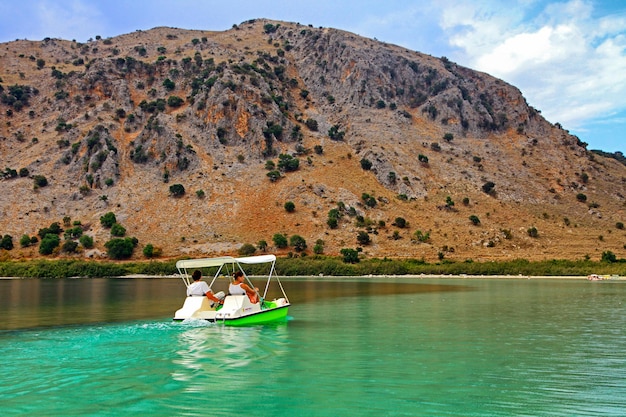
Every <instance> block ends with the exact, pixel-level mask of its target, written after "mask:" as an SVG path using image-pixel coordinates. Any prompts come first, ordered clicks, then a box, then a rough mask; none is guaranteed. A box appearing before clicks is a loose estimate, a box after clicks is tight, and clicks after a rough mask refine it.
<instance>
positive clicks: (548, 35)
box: [441, 0, 626, 128]
mask: <svg viewBox="0 0 626 417" xmlns="http://www.w3.org/2000/svg"><path fill="white" fill-rule="evenodd" d="M507 4H508V6H509V7H508V9H507V10H503V9H491V7H492V6H494V5H493V4H490V5H488V7H486V6H484V5H481V6H475V5H474V4H473V3H467V4H461V5H457V6H454V5H452V6H448V7H447V10H446V11H444V12H443V13H442V20H441V26H442V28H444V30H446V32H447V33H448V34H449V39H450V43H451V45H452V46H454V47H456V48H459V54H460V56H459V57H457V56H454V57H453V58H454V59H455V60H457V61H459V62H461V63H463V64H464V65H467V66H470V67H472V68H476V69H478V70H481V71H485V72H487V73H490V74H492V75H494V76H496V77H499V78H502V79H504V80H506V81H507V82H509V83H511V84H513V85H515V86H517V87H519V88H520V89H521V90H522V92H523V93H524V95H525V96H526V98H527V99H528V101H529V103H530V104H531V105H533V106H534V107H537V108H539V109H540V110H542V113H543V115H544V116H545V117H546V118H547V119H548V120H550V121H552V122H557V121H558V122H561V123H562V124H563V125H564V126H566V127H569V128H576V127H579V126H582V125H583V124H584V123H585V122H586V121H589V120H592V119H594V118H601V117H606V116H607V115H610V114H613V113H618V112H620V111H623V110H625V109H626V100H624V96H626V20H625V19H624V18H623V17H621V16H619V15H616V16H606V17H600V18H595V17H593V7H592V3H590V2H588V1H582V0H571V1H567V2H562V3H553V4H550V5H547V6H545V7H544V8H543V10H541V12H540V13H538V14H536V13H535V14H534V15H533V14H531V13H532V10H533V9H532V8H533V7H534V8H535V9H536V8H537V7H538V6H541V5H540V4H538V3H536V2H535V3H533V2H518V3H517V4H516V5H515V4H511V3H510V2H507ZM489 10H492V11H489ZM493 10H495V11H493ZM516 16H517V17H516ZM520 17H525V18H524V20H520Z"/></svg>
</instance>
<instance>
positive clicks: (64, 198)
mask: <svg viewBox="0 0 626 417" xmlns="http://www.w3.org/2000/svg"><path fill="white" fill-rule="evenodd" d="M0 63H1V64H2V65H1V68H3V70H2V73H0V78H1V79H2V82H0V86H2V91H0V93H1V94H3V100H2V104H0V108H1V110H2V113H1V115H0V117H2V122H3V123H2V126H0V136H1V137H2V141H1V142H0V152H1V154H2V155H3V159H5V161H6V166H7V168H10V169H14V170H15V171H17V170H20V169H22V168H26V169H27V170H28V172H29V175H27V176H25V177H20V176H11V175H8V176H7V175H5V177H7V178H5V179H4V180H3V181H2V182H0V184H1V187H2V189H3V191H4V192H3V193H2V196H0V210H1V214H2V216H1V217H0V232H1V233H3V234H5V233H8V234H10V235H12V236H13V237H14V240H15V241H17V239H19V236H21V235H22V234H28V235H35V234H36V233H37V231H38V230H39V229H40V228H43V227H47V226H48V225H49V224H50V223H51V222H55V221H56V222H60V221H61V220H62V219H63V218H68V217H69V218H70V219H71V220H72V221H76V220H79V221H80V222H81V223H82V225H83V228H84V229H86V230H85V232H86V233H87V234H90V235H91V236H93V237H94V241H95V246H96V251H85V252H84V253H81V254H78V255H76V254H63V253H61V254H59V256H85V255H86V254H88V255H92V256H93V255H95V256H99V254H101V253H103V252H104V247H103V246H104V243H105V242H106V241H108V240H109V239H111V236H110V231H109V230H108V229H106V228H104V227H102V226H101V225H100V223H99V218H100V216H102V215H103V214H105V213H106V212H109V211H112V212H114V213H115V214H116V216H117V219H118V221H119V222H120V224H122V225H123V226H124V227H125V228H126V229H127V235H128V236H135V237H137V238H138V240H139V244H140V247H143V246H144V245H146V244H148V243H150V244H153V245H154V246H156V247H158V248H160V249H162V251H163V256H166V257H180V256H204V255H213V254H225V253H228V254H232V253H235V252H236V251H237V250H238V249H239V248H240V247H241V245H242V244H244V243H251V244H257V243H258V242H259V241H260V240H265V241H267V242H268V243H269V248H268V250H270V251H273V252H276V253H279V254H281V253H282V254H284V253H287V252H295V250H294V249H293V248H286V249H279V248H276V247H275V245H273V244H272V236H273V235H274V234H276V233H282V234H285V235H287V236H293V235H301V236H302V237H304V238H305V239H306V242H307V244H308V249H307V252H308V253H311V252H312V248H313V246H314V244H315V242H316V241H317V240H322V241H324V253H328V254H338V253H339V251H340V250H341V249H342V248H355V247H360V248H362V250H363V253H364V254H365V255H366V256H376V257H385V256H387V257H415V258H424V259H428V260H436V259H451V260H467V259H473V260H496V259H511V258H526V259H549V258H560V257H564V258H572V259H576V258H581V257H590V258H596V259H597V258H600V256H601V254H602V253H603V252H604V251H612V252H614V253H616V254H618V256H619V255H623V254H624V252H625V250H624V243H625V242H624V232H623V229H621V228H620V226H619V225H620V224H621V223H622V222H623V210H624V195H626V190H625V188H626V186H625V182H626V180H625V178H626V172H625V171H626V169H625V167H624V165H622V164H620V163H619V162H618V161H616V160H614V159H612V158H605V157H603V156H602V155H598V154H595V153H592V152H590V151H588V150H587V149H586V144H585V143H584V142H582V141H580V139H579V138H577V137H575V136H572V135H570V134H569V133H568V132H567V131H566V130H564V129H563V128H562V127H561V126H560V125H558V124H557V125H551V124H550V123H548V122H547V121H546V120H545V119H543V117H541V114H540V112H539V111H538V110H536V109H534V108H532V107H531V106H529V105H528V104H527V103H526V100H525V99H524V97H523V96H522V94H521V92H520V91H519V90H518V89H517V88H515V87H514V86H511V85H509V84H507V83H505V82H504V81H502V80H498V79H496V78H494V77H492V76H489V75H488V74H485V73H480V72H477V71H473V70H471V69H468V68H464V67H461V66H458V65H457V64H455V63H453V62H451V61H449V60H448V59H446V58H445V57H442V58H436V57H432V56H429V55H425V54H421V53H419V52H414V51H410V50H408V49H406V48H402V47H399V46H395V45H390V44H386V43H382V42H378V41H375V40H370V39H366V38H362V37H359V36H357V35H354V34H352V33H349V32H345V31H341V30H337V29H329V28H313V27H311V26H305V25H299V24H297V23H288V22H277V21H271V20H266V19H255V20H252V21H248V22H243V23H241V24H239V25H235V26H234V27H233V28H232V29H230V30H227V31H224V32H211V31H193V30H183V29H175V28H167V27H159V28H154V29H151V30H149V31H138V32H134V33H130V34H125V35H120V36H117V37H114V38H109V39H98V38H96V40H95V41H91V42H88V43H85V44H80V43H76V42H70V41H63V40H56V39H44V40H43V41H41V42H34V41H15V42H9V43H6V44H3V45H1V46H0ZM12 86H28V87H29V88H35V89H36V93H35V91H30V92H29V93H24V92H22V96H21V98H20V99H16V97H14V96H12V95H11V94H12V93H10V90H11V87H12ZM23 89H25V88H23ZM25 95H27V96H28V97H27V100H26V101H27V103H21V99H22V98H24V96H25ZM5 96H6V97H7V98H6V99H4V97H5ZM11 97H13V99H15V101H14V102H13V103H11V100H12V99H11ZM16 102H19V103H21V104H18V105H17V108H16V105H15V103H16ZM330 136H333V137H334V139H333V138H331V137H330ZM35 139H36V140H35ZM281 154H283V155H289V156H290V157H292V158H297V159H298V161H299V166H298V168H297V170H293V171H291V170H288V169H287V170H285V169H282V170H280V169H276V168H277V166H279V165H280V163H281V160H280V159H279V155H281ZM268 160H271V161H272V162H273V163H274V167H273V168H274V169H272V167H271V165H269V166H268V164H267V161H268ZM368 163H369V167H368V169H364V166H367V165H368ZM268 167H270V169H269V170H268V169H267V168H268ZM283 168H284V167H283ZM271 171H275V172H279V173H280V174H279V175H280V179H277V180H276V181H272V180H270V179H269V178H268V176H267V173H268V172H271ZM35 175H43V176H45V177H46V178H47V180H48V182H49V185H47V186H45V187H37V188H33V186H32V184H33V176H35ZM173 184H181V185H183V186H184V188H185V190H186V193H185V195H184V196H182V197H181V198H176V197H173V196H172V195H171V193H170V190H169V188H170V186H172V185H173ZM490 184H493V186H491V185H490ZM486 191H487V192H486ZM364 194H366V195H367V196H369V197H372V198H373V200H374V202H371V201H372V200H368V199H367V198H366V197H367V196H364ZM581 195H582V196H584V197H585V198H584V200H583V197H582V196H581ZM364 197H365V198H364ZM287 201H293V202H294V204H295V211H294V212H292V213H290V212H287V211H286V210H285V209H284V207H283V205H284V203H285V202H287ZM372 205H375V206H374V207H371V206H372ZM337 208H338V209H339V211H340V214H342V216H341V218H340V219H339V222H338V226H337V228H331V227H329V225H328V224H327V221H328V214H329V213H330V211H331V210H333V209H337ZM470 216H476V217H477V218H478V219H479V220H480V223H479V224H477V225H475V224H473V223H472V221H470V220H469V217H470ZM399 217H400V218H402V219H404V220H406V222H407V223H408V227H397V226H394V224H393V223H396V219H397V218H399ZM532 228H535V229H536V230H537V236H535V237H533V236H530V234H532V233H530V234H529V231H530V230H531V229H532ZM418 231H420V232H421V233H422V236H423V235H424V234H428V235H429V239H428V240H427V241H426V242H420V240H419V239H416V233H417V232H418ZM359 232H367V233H368V235H369V236H370V238H371V243H369V244H367V245H364V244H361V243H359V242H358V241H357V240H356V237H357V235H358V233H359ZM16 246H18V245H16ZM6 256H9V257H37V256H39V255H38V252H37V250H36V247H28V248H23V249H21V248H16V249H13V250H12V251H8V252H7V255H6ZM134 256H135V257H141V254H140V251H139V250H135V255H134Z"/></svg>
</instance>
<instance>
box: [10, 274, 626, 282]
mask: <svg viewBox="0 0 626 417" xmlns="http://www.w3.org/2000/svg"><path fill="white" fill-rule="evenodd" d="M598 276H599V277H600V279H599V280H597V281H626V276H618V275H598ZM250 277H251V278H257V276H255V275H250ZM277 277H278V278H280V279H290V278H297V279H302V278H316V279H355V278H356V279H363V278H368V279H370V278H371V279H390V278H393V279H402V278H406V279H442V280H445V279H470V280H471V279H511V280H513V279H546V280H551V279H552V280H586V281H588V280H589V279H588V275H521V274H520V275H468V274H459V275H448V274H418V275H416V274H407V275H288V276H287V275H282V276H281V275H278V276H277ZM61 278H62V279H93V278H94V277H78V276H76V277H61ZM96 278H97V277H96ZM99 278H107V279H161V278H166V279H180V276H179V275H178V274H171V275H147V274H130V275H123V276H116V277H99ZM17 279H59V278H37V277H0V280H17Z"/></svg>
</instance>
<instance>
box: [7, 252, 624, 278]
mask: <svg viewBox="0 0 626 417" xmlns="http://www.w3.org/2000/svg"><path fill="white" fill-rule="evenodd" d="M257 269H258V270H257ZM246 272H247V273H249V274H251V275H255V274H263V273H264V271H262V270H261V269H259V267H258V266H255V265H250V268H248V269H247V270H246ZM623 272H624V263H623V262H622V261H621V260H619V261H617V262H606V261H599V262H598V261H591V260H578V261H571V260H559V259H555V260H544V261H528V260H524V259H517V260H511V261H499V262H477V261H466V262H450V261H444V262H439V263H428V262H425V261H423V260H420V259H390V258H383V259H363V260H359V261H358V262H354V263H346V262H344V260H343V259H342V258H341V257H329V256H308V257H300V258H291V257H284V258H278V259H277V261H276V273H277V274H278V275H280V276H368V275H461V276H463V275H469V276H476V275H477V276H520V275H521V276H542V277H544V276H545V277H557V276H587V275H590V274H598V275H611V276H619V275H620V274H623ZM177 273H178V271H177V270H176V260H160V261H156V260H151V261H144V262H120V261H92V260H7V261H2V262H0V277H17V278H69V277H84V278H96V277H125V276H133V275H145V276H171V275H175V274H177Z"/></svg>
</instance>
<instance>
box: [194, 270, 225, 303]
mask: <svg viewBox="0 0 626 417" xmlns="http://www.w3.org/2000/svg"><path fill="white" fill-rule="evenodd" d="M191 278H192V279H193V282H192V283H191V284H190V285H189V287H187V296H188V297H191V296H194V295H196V296H205V295H206V297H207V298H208V299H209V300H211V301H213V303H214V304H215V303H218V304H222V303H223V302H224V301H223V299H224V293H221V294H220V293H218V294H217V295H215V294H213V291H211V289H210V288H209V284H207V283H206V282H204V281H202V271H200V270H199V269H196V270H195V271H193V274H192V275H191ZM220 295H221V297H220Z"/></svg>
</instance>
